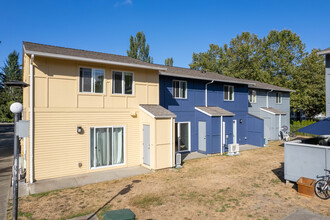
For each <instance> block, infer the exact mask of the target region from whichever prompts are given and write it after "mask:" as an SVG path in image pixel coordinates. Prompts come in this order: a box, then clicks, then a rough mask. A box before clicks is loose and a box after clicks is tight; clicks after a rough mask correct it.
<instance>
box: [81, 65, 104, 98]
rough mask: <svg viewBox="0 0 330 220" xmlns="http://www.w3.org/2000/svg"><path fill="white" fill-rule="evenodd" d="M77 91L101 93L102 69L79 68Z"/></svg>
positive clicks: (102, 89)
mask: <svg viewBox="0 0 330 220" xmlns="http://www.w3.org/2000/svg"><path fill="white" fill-rule="evenodd" d="M79 81H80V82H79V92H89V93H103V91H104V88H103V87H104V86H103V82H104V70H102V69H93V68H80V80H79Z"/></svg>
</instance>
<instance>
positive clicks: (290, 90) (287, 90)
mask: <svg viewBox="0 0 330 220" xmlns="http://www.w3.org/2000/svg"><path fill="white" fill-rule="evenodd" d="M249 89H262V90H269V91H279V92H296V90H292V89H284V88H283V90H281V89H266V88H261V87H249Z"/></svg>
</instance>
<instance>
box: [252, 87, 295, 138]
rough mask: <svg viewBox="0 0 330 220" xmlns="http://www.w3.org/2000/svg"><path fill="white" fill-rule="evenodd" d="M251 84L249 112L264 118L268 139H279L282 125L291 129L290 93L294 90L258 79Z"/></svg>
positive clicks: (265, 133)
mask: <svg viewBox="0 0 330 220" xmlns="http://www.w3.org/2000/svg"><path fill="white" fill-rule="evenodd" d="M251 82H254V85H252V84H250V85H249V110H248V111H249V113H251V114H253V115H255V116H258V117H260V118H262V119H263V120H264V135H265V139H267V140H278V138H279V136H278V134H279V131H280V129H281V128H282V126H287V127H288V129H289V130H290V93H291V92H294V91H293V90H290V89H286V88H283V87H279V86H274V85H270V84H267V83H261V82H257V81H251Z"/></svg>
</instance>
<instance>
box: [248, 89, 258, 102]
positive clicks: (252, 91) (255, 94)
mask: <svg viewBox="0 0 330 220" xmlns="http://www.w3.org/2000/svg"><path fill="white" fill-rule="evenodd" d="M250 92H251V94H250ZM253 93H254V94H253ZM253 99H254V101H253ZM249 102H250V103H257V91H256V90H254V89H253V90H249Z"/></svg>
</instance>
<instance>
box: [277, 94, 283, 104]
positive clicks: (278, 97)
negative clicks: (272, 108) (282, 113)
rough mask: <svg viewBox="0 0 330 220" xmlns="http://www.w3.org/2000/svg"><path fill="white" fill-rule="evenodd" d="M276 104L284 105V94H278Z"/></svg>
mask: <svg viewBox="0 0 330 220" xmlns="http://www.w3.org/2000/svg"><path fill="white" fill-rule="evenodd" d="M276 104H282V93H280V92H277V93H276Z"/></svg>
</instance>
